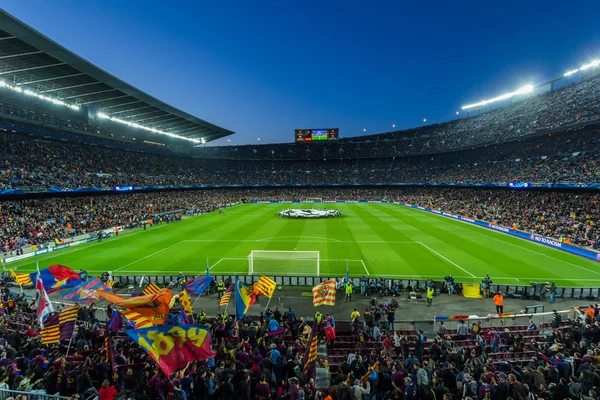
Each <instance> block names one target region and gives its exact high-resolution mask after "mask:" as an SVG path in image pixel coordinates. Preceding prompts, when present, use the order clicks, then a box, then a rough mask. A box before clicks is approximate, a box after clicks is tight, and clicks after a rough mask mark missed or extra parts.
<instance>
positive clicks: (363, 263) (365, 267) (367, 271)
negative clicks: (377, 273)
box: [360, 260, 371, 275]
mask: <svg viewBox="0 0 600 400" xmlns="http://www.w3.org/2000/svg"><path fill="white" fill-rule="evenodd" d="M360 262H361V263H362V265H363V268H364V269H365V272H366V273H367V275H371V274H369V270H368V269H367V266H366V265H365V262H364V261H363V260H360Z"/></svg>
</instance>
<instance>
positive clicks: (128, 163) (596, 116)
mask: <svg viewBox="0 0 600 400" xmlns="http://www.w3.org/2000/svg"><path fill="white" fill-rule="evenodd" d="M599 99H600V77H595V78H592V79H589V80H586V81H583V82H580V83H578V84H575V85H572V86H567V87H564V88H561V89H558V90H555V91H552V92H550V93H547V94H544V95H541V96H534V97H531V98H528V99H524V100H521V101H517V102H515V103H514V104H513V105H512V106H509V107H504V108H499V109H496V110H491V111H488V112H486V113H482V114H480V115H477V116H473V117H469V118H463V119H458V120H455V121H451V122H447V123H443V124H437V125H428V126H424V127H420V128H415V129H411V130H407V131H399V132H392V133H385V134H378V135H370V136H362V137H354V138H349V139H341V140H339V141H337V142H326V143H305V144H295V143H288V144H269V145H246V146H221V147H201V148H197V149H195V150H194V151H193V152H191V153H190V152H188V153H185V154H180V155H179V156H178V155H177V154H176V152H174V151H173V149H171V148H169V147H165V148H164V149H162V150H161V149H156V148H151V147H148V146H147V145H144V144H143V142H141V143H140V144H139V146H135V145H134V144H132V143H128V144H127V145H124V144H122V143H121V144H119V143H117V142H114V145H113V146H111V145H110V143H111V142H108V141H103V142H101V143H100V142H98V144H96V145H94V142H93V139H91V138H87V139H85V138H83V137H82V136H81V135H80V136H77V135H74V134H71V136H70V137H71V139H72V140H62V139H61V140H58V139H57V138H56V137H50V136H48V135H46V136H44V135H43V134H39V133H40V132H38V134H34V133H23V132H20V133H17V132H13V131H11V130H0V189H15V188H16V189H29V190H31V189H39V188H49V187H54V188H79V187H102V188H107V187H114V186H131V185H133V186H165V185H168V186H182V185H235V184H267V183H273V184H282V183H294V184H295V183H298V184H321V183H381V182H490V181H494V182H512V181H516V180H527V181H535V182H555V181H560V182H598V180H599V178H600V176H599V175H600V172H599V171H600V168H598V164H599V162H600V161H599V160H600V150H599V148H600V147H599V146H598V144H599V143H600V128H599V127H598V126H597V125H588V126H583V125H586V124H590V123H592V122H594V121H596V120H600V100H599ZM3 122H4V123H7V121H3ZM575 123H576V125H577V124H579V125H582V126H579V127H571V128H568V127H569V126H572V125H573V124H575ZM38 131H43V129H42V128H40V129H39V130H38ZM565 131H566V132H565ZM64 135H68V133H64V134H63V136H62V138H64V137H68V136H64ZM476 146H477V147H476Z"/></svg>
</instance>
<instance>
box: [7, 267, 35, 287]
mask: <svg viewBox="0 0 600 400" xmlns="http://www.w3.org/2000/svg"><path fill="white" fill-rule="evenodd" d="M10 274H11V275H12V278H13V279H14V280H15V282H17V283H18V284H19V286H23V285H33V282H32V281H31V278H30V277H29V274H17V273H16V272H15V270H14V269H12V268H11V269H10Z"/></svg>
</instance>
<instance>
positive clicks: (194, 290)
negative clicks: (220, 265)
mask: <svg viewBox="0 0 600 400" xmlns="http://www.w3.org/2000/svg"><path fill="white" fill-rule="evenodd" d="M213 279H214V278H213V277H212V276H199V277H197V278H194V279H192V280H189V281H187V282H185V283H184V284H183V287H184V288H185V289H186V290H187V291H188V292H190V293H191V294H193V295H195V296H200V295H201V294H202V293H204V291H205V290H206V289H208V287H209V286H210V283H211V282H212V281H213Z"/></svg>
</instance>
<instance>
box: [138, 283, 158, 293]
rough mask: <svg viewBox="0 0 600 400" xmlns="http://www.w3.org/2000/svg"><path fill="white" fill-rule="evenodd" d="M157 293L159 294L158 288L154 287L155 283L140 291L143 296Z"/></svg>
mask: <svg viewBox="0 0 600 400" xmlns="http://www.w3.org/2000/svg"><path fill="white" fill-rule="evenodd" d="M158 292H160V288H159V287H158V286H156V283H154V282H150V283H149V284H148V285H147V286H146V287H145V288H144V290H142V293H144V294H145V295H149V294H156V293H158Z"/></svg>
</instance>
